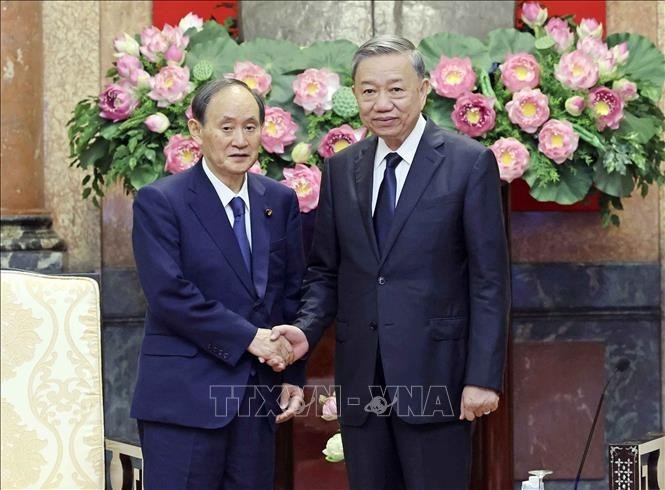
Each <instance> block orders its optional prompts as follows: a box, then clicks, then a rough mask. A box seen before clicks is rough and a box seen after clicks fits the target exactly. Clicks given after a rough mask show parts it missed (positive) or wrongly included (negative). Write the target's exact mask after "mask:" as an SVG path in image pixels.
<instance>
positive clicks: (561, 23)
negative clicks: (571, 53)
mask: <svg viewBox="0 0 665 490" xmlns="http://www.w3.org/2000/svg"><path fill="white" fill-rule="evenodd" d="M545 30H546V31H547V35H548V36H549V37H551V38H552V39H554V42H555V43H556V50H557V52H559V53H563V52H565V51H568V49H569V48H570V47H571V46H572V45H573V43H574V42H575V34H573V31H571V30H570V27H568V23H566V21H565V20H563V19H560V18H558V17H552V18H551V19H550V20H549V21H548V22H547V24H546V25H545Z"/></svg>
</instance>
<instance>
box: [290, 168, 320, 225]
mask: <svg viewBox="0 0 665 490" xmlns="http://www.w3.org/2000/svg"><path fill="white" fill-rule="evenodd" d="M282 183H283V184H284V185H286V186H287V187H290V188H291V189H293V190H294V191H296V195H297V196H298V204H299V205H300V212H302V213H309V212H310V211H312V210H313V209H316V207H317V206H318V205H319V192H320V191H321V171H320V170H319V167H317V166H316V165H312V166H311V167H310V166H307V165H303V164H302V163H297V164H296V165H295V167H294V168H285V169H284V180H283V181H282Z"/></svg>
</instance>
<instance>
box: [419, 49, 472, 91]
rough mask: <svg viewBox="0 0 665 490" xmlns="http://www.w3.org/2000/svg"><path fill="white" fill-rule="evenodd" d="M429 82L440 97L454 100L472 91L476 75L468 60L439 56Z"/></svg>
mask: <svg viewBox="0 0 665 490" xmlns="http://www.w3.org/2000/svg"><path fill="white" fill-rule="evenodd" d="M430 82H431V83H432V88H434V91H435V92H436V93H437V94H438V95H440V96H441V97H448V98H451V99H456V98H457V97H459V96H460V95H462V94H464V93H466V92H471V91H472V90H473V87H474V85H475V84H476V74H475V73H474V71H473V66H472V65H471V60H470V59H469V58H446V57H445V56H441V59H440V60H439V64H438V65H436V68H435V69H434V71H433V72H432V74H431V77H430Z"/></svg>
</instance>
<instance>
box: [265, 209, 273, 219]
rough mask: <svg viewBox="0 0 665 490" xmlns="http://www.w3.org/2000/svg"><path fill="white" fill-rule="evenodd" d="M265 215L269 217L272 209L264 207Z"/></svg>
mask: <svg viewBox="0 0 665 490" xmlns="http://www.w3.org/2000/svg"><path fill="white" fill-rule="evenodd" d="M266 216H267V217H268V218H270V217H271V216H272V209H270V208H266Z"/></svg>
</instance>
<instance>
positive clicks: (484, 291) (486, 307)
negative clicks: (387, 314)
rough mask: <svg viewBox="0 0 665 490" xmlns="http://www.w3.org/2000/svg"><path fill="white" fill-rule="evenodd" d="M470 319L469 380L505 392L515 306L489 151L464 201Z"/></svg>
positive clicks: (495, 170) (483, 155) (473, 173)
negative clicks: (509, 333)
mask: <svg viewBox="0 0 665 490" xmlns="http://www.w3.org/2000/svg"><path fill="white" fill-rule="evenodd" d="M464 233H465V240H466V247H467V252H468V260H469V295H470V323H469V339H468V351H467V364H466V371H465V372H466V374H465V385H474V386H480V387H484V388H491V389H493V390H496V391H501V386H502V382H503V369H504V362H505V353H506V346H507V329H508V311H509V308H510V272H509V257H508V247H507V240H506V234H505V228H504V220H503V212H502V204H501V187H500V180H499V172H498V168H497V163H496V160H495V158H494V154H493V153H492V152H491V151H490V150H485V151H484V152H482V153H481V154H480V156H479V157H478V159H477V160H476V162H475V164H474V166H473V168H472V170H471V173H470V177H469V181H468V184H467V190H466V195H465V202H464Z"/></svg>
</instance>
